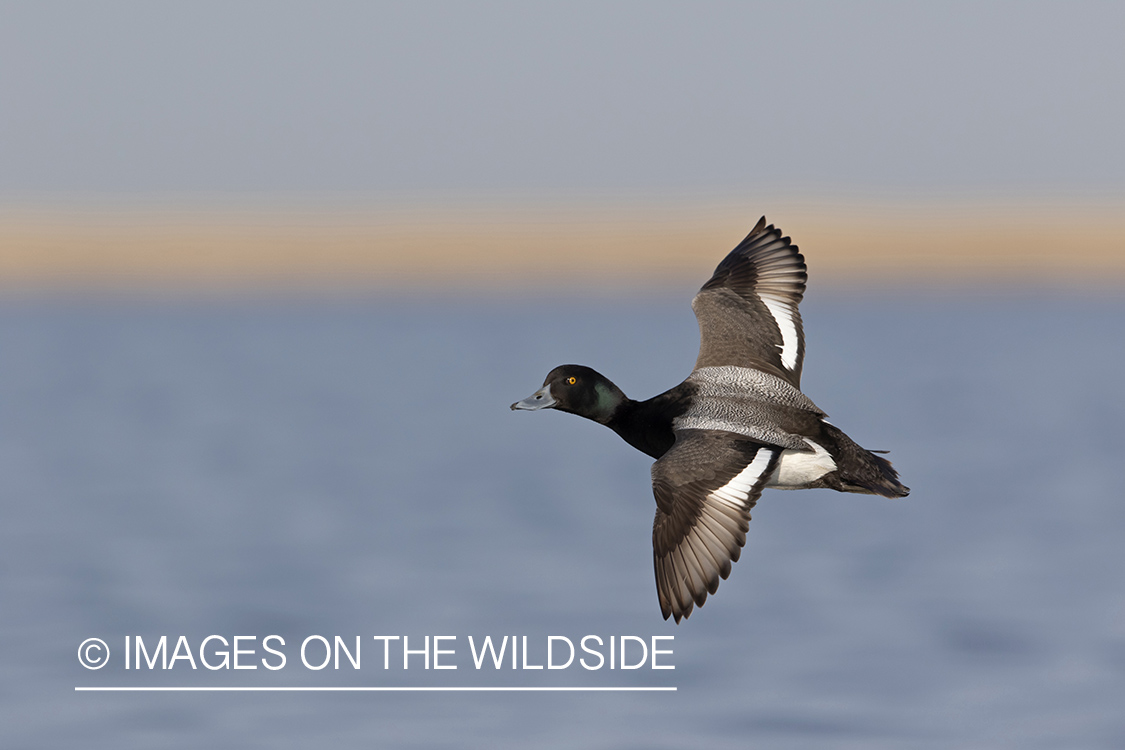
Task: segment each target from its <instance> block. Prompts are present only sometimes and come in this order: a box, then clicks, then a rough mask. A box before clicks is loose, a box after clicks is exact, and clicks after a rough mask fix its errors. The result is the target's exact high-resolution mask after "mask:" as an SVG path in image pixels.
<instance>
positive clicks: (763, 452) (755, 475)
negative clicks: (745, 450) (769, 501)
mask: <svg viewBox="0 0 1125 750" xmlns="http://www.w3.org/2000/svg"><path fill="white" fill-rule="evenodd" d="M772 457H773V451H770V450H768V449H766V448H759V449H758V452H757V453H756V454H755V456H754V460H753V461H751V462H750V463H749V465H747V467H746V468H745V469H743V470H742V471H740V472H738V475H737V476H735V477H734V478H733V479H731V480H730V481H729V482H727V483H726V484H725V485H723V486H722V487H720V488H719V489H717V490H715V491H713V492H712V493H711V494H709V495H708V496H707V498H708V499H709V500H713V501H715V502H717V503H722V504H724V505H729V506H733V507H736V508H740V509H743V510H745V509H746V500H747V499H748V498H749V497H750V490H751V489H752V488H753V487H754V485H755V484H757V483H758V482H759V481H760V480H761V478H762V475H763V474H764V473H765V471H766V469H768V468H769V465H770V459H771V458H772Z"/></svg>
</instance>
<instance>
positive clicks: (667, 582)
mask: <svg viewBox="0 0 1125 750" xmlns="http://www.w3.org/2000/svg"><path fill="white" fill-rule="evenodd" d="M780 452H781V449H780V448H778V447H776V446H770V445H764V444H762V443H759V442H756V441H753V440H750V439H748V438H746V437H744V436H741V435H736V434H734V433H730V432H724V431H721V430H679V431H677V432H676V443H675V445H673V446H672V448H671V449H670V450H669V451H668V452H667V453H665V454H664V455H663V456H662V457H661V458H660V460H659V461H657V462H656V463H655V464H653V466H652V491H653V494H654V495H655V496H656V519H655V520H654V521H653V525H652V559H653V565H654V566H655V568H656V593H657V596H658V597H659V598H660V611H661V612H662V613H663V614H664V619H665V620H667V619H668V617H669V616H673V617H675V618H676V622H679V621H680V620H681V619H682V618H685V617H687V616H689V615H690V614H691V610H692V608H693V607H694V606H700V607H702V606H703V602H704V601H705V600H706V599H707V594H714V593H715V591H716V590H717V589H718V588H719V579H720V578H726V577H727V576H728V575H730V567H731V563H732V562H737V561H738V557H739V555H740V554H741V551H742V546H743V545H744V544H746V532H747V531H748V530H749V528H750V509H751V508H753V507H754V504H755V503H756V502H757V501H758V495H760V494H761V492H762V487H763V486H764V485H765V483H766V481H767V480H768V479H769V476H770V474H771V473H773V470H774V468H775V467H776V466H777V458H778V456H779V455H780Z"/></svg>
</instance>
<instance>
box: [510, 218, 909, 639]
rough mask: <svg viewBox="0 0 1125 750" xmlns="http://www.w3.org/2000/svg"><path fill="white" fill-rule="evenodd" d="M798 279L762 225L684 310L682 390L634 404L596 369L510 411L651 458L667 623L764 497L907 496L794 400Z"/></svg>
mask: <svg viewBox="0 0 1125 750" xmlns="http://www.w3.org/2000/svg"><path fill="white" fill-rule="evenodd" d="M807 279H808V274H807V272H806V269H805V259H804V256H802V255H801V253H800V252H799V251H798V250H797V246H796V245H794V244H792V243H791V242H790V240H789V238H788V237H782V236H781V230H779V229H776V228H774V226H773V225H770V226H766V219H765V217H764V216H763V217H762V219H761V220H760V221H759V222H758V224H757V225H756V226H755V227H754V229H753V231H751V232H750V234H749V235H747V236H746V239H744V240H743V241H742V242H741V243H739V245H738V247H736V248H735V249H734V250H732V251H731V252H730V254H729V255H727V257H726V258H724V259H723V261H722V262H721V263H720V264H719V266H718V268H716V269H715V273H714V275H713V276H711V279H710V280H709V281H708V282H707V283H706V284H704V285H703V287H702V288H701V289H700V290H699V293H698V294H696V295H695V299H693V300H692V303H691V307H692V309H693V310H694V311H695V316H696V318H697V319H698V321H699V333H700V346H699V358H698V359H697V360H696V363H695V369H694V370H692V372H691V375H689V376H688V378H687V380H685V381H684V382H682V383H680V384H679V385H677V386H676V387H675V388H672V389H671V390H668V391H665V392H664V393H661V394H660V395H658V396H654V397H653V398H650V399H648V400H647V401H633V400H632V399H630V398H628V397H626V396H625V394H624V393H623V392H622V391H621V389H620V388H618V387H617V386H616V385H614V384H613V383H612V382H610V380H609V379H608V378H606V377H605V376H604V375H602V374H601V373H599V372H597V371H596V370H592V369H590V368H589V367H584V366H582V365H562V366H560V367H556V368H555V369H553V370H551V372H549V373H548V374H547V378H546V380H545V381H544V382H543V387H542V388H540V389H539V390H538V391H536V392H535V393H533V394H531V395H530V396H528V397H527V398H525V399H524V400H523V401H518V402H516V403H514V404H512V409H513V410H526V411H535V410H538V409H557V410H559V411H565V412H570V413H571V414H577V415H578V416H580V417H586V418H587V419H592V420H593V421H595V422H599V423H601V424H604V425H605V426H606V427H609V428H610V429H611V430H613V431H614V432H616V433H617V434H618V435H620V436H621V437H622V438H624V439H625V442H627V443H629V445H631V446H633V447H634V448H636V449H637V450H639V451H641V452H643V453H646V454H648V455H650V456H652V457H653V458H655V459H656V463H654V464H653V465H652V491H653V494H654V495H655V496H656V519H655V521H654V522H653V527H652V549H653V555H652V556H653V564H654V566H655V568H656V592H657V596H658V597H659V599H660V610H661V612H662V613H663V615H664V619H665V620H667V619H668V617H670V616H671V617H674V618H675V619H676V622H677V623H678V622H679V621H680V620H681V619H683V618H686V617H688V616H689V615H690V614H691V612H692V608H693V607H696V606H699V607H702V606H703V603H704V601H706V599H707V595H708V594H714V593H715V591H716V590H717V589H718V587H719V579H720V578H723V579H725V578H726V577H727V576H728V575H730V570H731V563H732V562H737V561H738V557H739V554H740V553H741V549H742V546H743V545H744V544H745V543H746V532H747V531H748V530H749V528H750V525H749V522H750V509H751V508H753V507H754V504H755V503H756V502H757V500H758V496H759V495H760V494H761V492H762V490H763V489H765V488H767V487H774V488H777V489H787V490H799V489H811V488H818V487H826V488H829V489H833V490H837V491H839V492H857V493H864V494H875V495H882V496H884V497H905V496H906V495H907V494H909V492H910V490H909V488H907V487H905V486H904V485H903V484H902V483H901V482H899V481H898V472H896V471H895V470H894V469H893V468H892V467H891V464H890V462H889V461H887V460H886V459H884V458H882V457H881V456H877V455H875V454H873V453H871V452H870V451H867V450H864V449H863V448H861V447H860V446H859V445H858V444H856V443H855V442H853V441H852V439H851V438H849V437H848V436H847V435H845V434H844V433H843V432H842V431H840V429H839V428H837V427H835V426H834V425H832V424H830V423H829V422H828V421H827V420H826V419H825V413H824V412H823V411H821V410H820V409H819V408H817V406H816V404H814V403H813V402H812V401H811V400H810V399H809V398H808V397H807V396H805V394H803V393H801V391H800V387H801V365H802V362H803V360H804V357H805V339H804V332H803V331H802V328H801V315H800V313H799V312H798V310H797V306H798V305H799V304H800V302H801V298H802V297H803V296H804V293H805V282H806V280H807Z"/></svg>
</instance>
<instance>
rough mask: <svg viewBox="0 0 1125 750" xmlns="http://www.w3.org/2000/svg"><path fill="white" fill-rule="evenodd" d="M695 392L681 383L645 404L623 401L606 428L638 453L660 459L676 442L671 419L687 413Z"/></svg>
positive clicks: (644, 402) (686, 384)
mask: <svg viewBox="0 0 1125 750" xmlns="http://www.w3.org/2000/svg"><path fill="white" fill-rule="evenodd" d="M695 390H696V388H695V386H694V385H691V384H690V383H686V382H685V383H680V384H679V385H678V386H676V387H675V388H673V389H671V390H669V391H665V392H664V393H661V394H660V395H659V396H653V397H652V398H650V399H649V400H648V401H625V402H624V403H622V404H621V406H619V407H618V408H617V410H616V411H615V412H614V414H613V417H612V418H611V419H610V420H609V422H608V423H607V425H606V426H607V427H609V428H610V429H611V430H613V431H614V432H616V433H617V434H618V435H620V436H621V437H622V438H624V440H625V442H626V443H628V444H629V445H631V446H633V447H634V448H636V449H637V450H639V451H640V452H641V453H646V454H648V455H650V456H652V457H653V458H660V457H661V456H663V455H664V454H665V453H667V452H668V450H669V449H671V447H672V444H673V443H675V442H676V436H675V435H674V434H673V432H672V420H673V419H675V418H676V417H678V416H680V415H681V414H683V413H684V412H686V411H687V409H688V406H690V405H691V397H692V396H693V395H694V393H695Z"/></svg>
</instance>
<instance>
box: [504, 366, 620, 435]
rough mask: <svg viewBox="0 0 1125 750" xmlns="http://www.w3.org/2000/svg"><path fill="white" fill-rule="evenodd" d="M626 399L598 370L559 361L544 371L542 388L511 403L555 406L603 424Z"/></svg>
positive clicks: (531, 407)
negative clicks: (548, 370) (560, 363)
mask: <svg viewBox="0 0 1125 750" xmlns="http://www.w3.org/2000/svg"><path fill="white" fill-rule="evenodd" d="M625 400H626V399H625V394H624V393H622V392H621V389H620V388H618V387H617V386H616V385H614V384H613V383H612V382H610V380H609V379H608V378H607V377H605V376H604V375H602V374H601V373H600V372H598V371H597V370H594V369H591V368H589V367H584V366H582V365H560V366H558V367H556V368H555V369H553V370H551V371H550V372H549V373H547V378H546V380H544V381H543V387H542V388H540V389H539V390H537V391H536V392H535V393H533V394H531V395H530V396H528V397H527V398H525V399H524V400H523V401H517V402H516V403H514V404H512V410H513V411H517V410H523V411H538V410H539V409H558V410H559V411H567V412H570V413H571V414H577V415H578V416H580V417H586V418H587V419H592V420H594V421H595V422H601V423H602V424H605V423H606V422H608V421H609V420H610V418H611V417H612V416H613V413H614V412H615V411H616V410H617V407H618V406H620V405H621V404H622V402H624V401H625Z"/></svg>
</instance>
